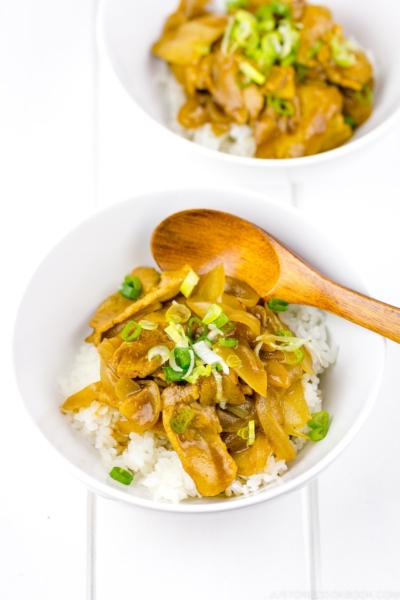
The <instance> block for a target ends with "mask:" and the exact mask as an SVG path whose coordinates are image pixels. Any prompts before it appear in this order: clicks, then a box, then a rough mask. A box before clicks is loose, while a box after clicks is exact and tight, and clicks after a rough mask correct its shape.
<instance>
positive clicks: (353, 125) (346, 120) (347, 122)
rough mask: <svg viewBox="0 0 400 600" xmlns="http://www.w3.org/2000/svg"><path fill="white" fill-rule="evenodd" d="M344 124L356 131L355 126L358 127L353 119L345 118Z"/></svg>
mask: <svg viewBox="0 0 400 600" xmlns="http://www.w3.org/2000/svg"><path fill="white" fill-rule="evenodd" d="M344 122H345V123H346V124H347V125H350V127H351V128H352V129H354V128H355V126H356V122H355V119H353V117H345V118H344Z"/></svg>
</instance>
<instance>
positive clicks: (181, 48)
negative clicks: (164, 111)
mask: <svg viewBox="0 0 400 600" xmlns="http://www.w3.org/2000/svg"><path fill="white" fill-rule="evenodd" d="M207 4H208V0H181V2H180V4H179V6H178V8H177V10H176V12H175V13H173V14H172V15H170V17H169V18H168V19H167V21H166V23H165V26H164V30H163V32H162V35H161V38H160V39H159V40H158V41H157V42H156V43H155V44H154V45H153V53H154V54H155V55H156V56H157V57H159V58H161V59H163V60H164V61H166V62H167V63H168V65H169V67H170V68H171V70H172V73H173V74H174V76H175V77H176V79H177V80H178V82H179V83H180V84H181V85H182V87H183V89H184V91H185V94H186V102H185V103H184V105H183V106H182V107H181V109H180V111H179V114H178V115H177V119H178V121H179V123H180V124H181V125H182V126H183V127H184V128H186V129H190V130H193V129H196V128H198V127H201V126H202V125H205V124H206V123H209V124H210V125H211V127H212V130H213V132H214V133H215V134H216V135H217V136H220V135H223V134H226V133H227V132H229V129H230V127H231V125H232V124H237V125H245V124H247V125H250V126H251V128H252V129H253V131H254V137H255V143H256V153H255V156H256V157H258V158H295V157H301V156H309V155H312V154H317V153H319V152H326V151H327V150H331V149H333V148H336V147H338V146H341V145H342V144H344V143H345V142H347V141H348V140H349V139H350V138H351V137H352V135H353V133H354V130H355V129H356V128H357V127H359V126H360V125H361V124H362V123H364V121H366V119H368V117H369V116H370V114H371V111H372V90H373V87H374V80H373V70H372V66H371V64H370V62H369V60H368V58H367V56H366V54H365V53H364V52H363V51H362V50H361V49H360V47H359V46H358V45H357V44H355V43H354V42H351V41H349V40H346V39H345V38H344V34H343V30H342V28H341V27H340V26H339V25H337V24H336V23H335V22H334V20H333V17H332V14H331V12H330V11H329V10H328V8H325V7H323V6H315V5H312V4H308V3H307V2H306V0H283V1H274V0H237V1H231V2H228V3H227V14H215V13H212V12H209V11H208V10H207Z"/></svg>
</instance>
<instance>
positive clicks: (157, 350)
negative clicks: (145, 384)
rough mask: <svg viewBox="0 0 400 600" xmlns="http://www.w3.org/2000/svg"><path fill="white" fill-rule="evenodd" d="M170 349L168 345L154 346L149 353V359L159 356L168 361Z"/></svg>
mask: <svg viewBox="0 0 400 600" xmlns="http://www.w3.org/2000/svg"><path fill="white" fill-rule="evenodd" d="M169 355H170V351H169V348H168V346H163V345H159V346H153V347H152V348H150V350H149V351H148V353H147V360H153V358H155V357H156V356H159V357H160V359H161V362H162V363H165V362H167V360H168V359H169Z"/></svg>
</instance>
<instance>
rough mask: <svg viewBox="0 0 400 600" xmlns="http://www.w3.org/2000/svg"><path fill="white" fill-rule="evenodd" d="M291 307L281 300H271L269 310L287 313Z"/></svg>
mask: <svg viewBox="0 0 400 600" xmlns="http://www.w3.org/2000/svg"><path fill="white" fill-rule="evenodd" d="M288 307H289V302H286V301H285V300H281V299H280V298H271V300H270V301H269V302H268V308H270V309H271V310H273V311H275V312H285V311H287V309H288Z"/></svg>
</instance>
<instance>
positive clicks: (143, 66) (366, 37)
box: [98, 0, 400, 181]
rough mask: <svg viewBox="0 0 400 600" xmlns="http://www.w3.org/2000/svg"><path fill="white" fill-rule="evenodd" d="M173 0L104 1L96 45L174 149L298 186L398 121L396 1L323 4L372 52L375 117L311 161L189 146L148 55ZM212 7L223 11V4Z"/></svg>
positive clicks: (399, 23) (329, 0)
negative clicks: (174, 125) (174, 127)
mask: <svg viewBox="0 0 400 600" xmlns="http://www.w3.org/2000/svg"><path fill="white" fill-rule="evenodd" d="M177 4H178V0H151V2H144V3H141V5H140V8H139V7H138V6H137V3H136V2H134V1H133V0H103V3H102V5H101V7H100V12H99V17H100V18H99V30H100V32H99V36H98V37H99V40H100V45H104V46H105V51H106V53H107V54H108V56H109V58H110V60H111V64H112V65H113V67H114V69H115V71H116V73H117V75H118V77H119V79H120V81H121V83H122V85H123V86H124V87H125V89H126V90H127V92H128V93H129V95H130V96H131V98H132V99H133V101H134V102H135V103H136V104H137V105H138V106H139V107H140V108H141V109H142V110H143V111H144V113H145V114H146V115H147V116H148V117H149V118H151V119H153V120H154V121H156V123H158V124H159V125H161V127H162V128H166V129H167V131H168V133H169V137H170V142H171V143H172V142H173V141H175V144H176V147H177V148H178V147H182V148H183V149H185V148H186V150H187V151H195V152H197V153H200V154H202V155H204V156H205V157H208V158H210V159H213V160H219V161H221V163H222V164H223V163H228V166H229V165H235V166H236V168H240V167H242V168H247V169H248V168H249V167H251V170H252V172H253V174H254V173H255V172H256V171H257V170H260V169H261V170H262V173H263V174H265V172H267V173H268V178H269V179H268V180H269V181H271V179H273V180H277V179H278V180H282V179H285V180H290V181H296V180H299V181H302V180H304V179H305V178H308V177H313V176H314V175H315V166H316V165H321V163H325V162H326V161H330V162H331V161H333V160H334V161H335V163H336V164H338V165H340V164H345V163H346V160H347V155H348V153H349V152H351V151H353V150H357V149H360V148H362V147H363V146H365V145H366V144H368V143H370V142H372V141H373V140H375V139H376V138H377V136H379V135H381V134H382V133H383V132H385V131H387V130H389V129H390V128H391V127H392V126H393V125H394V123H395V122H396V121H397V120H398V119H399V117H400V69H399V68H398V64H397V63H398V60H397V52H396V51H395V48H396V41H397V38H398V35H399V31H400V2H399V0H381V1H380V2H377V1H376V0H358V1H357V0H352V1H351V2H349V1H348V0H324V1H323V2H321V4H323V5H326V6H327V7H329V8H330V9H331V10H332V11H333V15H334V17H335V19H336V22H338V23H339V24H341V25H343V27H344V29H345V33H346V35H347V36H352V37H354V38H355V39H356V40H357V41H359V43H360V44H361V45H362V46H363V47H365V48H366V49H369V50H371V51H372V52H373V54H374V57H375V59H376V62H377V65H378V69H377V78H376V89H375V93H374V104H375V106H374V111H373V113H372V116H371V117H370V119H369V120H368V121H367V122H366V123H365V124H364V125H363V126H362V127H360V128H359V129H358V130H357V132H356V133H355V135H354V137H353V138H352V139H351V140H350V141H349V142H348V143H347V144H345V145H344V146H342V147H340V148H336V149H334V150H330V151H329V152H325V153H322V154H318V155H315V156H308V157H302V158H292V159H285V160H283V159H255V158H242V157H237V156H232V155H229V154H225V153H223V152H217V151H214V150H209V149H207V148H204V147H202V146H199V145H197V144H194V143H193V142H189V141H187V140H185V139H184V138H182V137H180V136H179V135H177V134H175V133H173V132H172V131H171V130H169V129H168V128H167V126H166V123H165V110H164V106H163V101H162V98H161V96H160V92H159V88H158V86H157V82H156V69H157V62H158V59H156V58H154V57H153V56H152V55H151V45H152V43H153V42H154V41H155V40H156V39H157V38H158V37H159V35H160V33H161V29H162V26H163V23H164V21H165V18H166V16H167V15H168V14H170V13H171V12H173V10H175V8H176V6H177ZM213 4H214V6H215V7H217V8H218V9H220V10H223V8H224V6H225V0H216V1H215V2H214V3H213Z"/></svg>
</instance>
